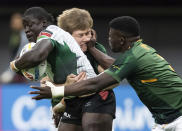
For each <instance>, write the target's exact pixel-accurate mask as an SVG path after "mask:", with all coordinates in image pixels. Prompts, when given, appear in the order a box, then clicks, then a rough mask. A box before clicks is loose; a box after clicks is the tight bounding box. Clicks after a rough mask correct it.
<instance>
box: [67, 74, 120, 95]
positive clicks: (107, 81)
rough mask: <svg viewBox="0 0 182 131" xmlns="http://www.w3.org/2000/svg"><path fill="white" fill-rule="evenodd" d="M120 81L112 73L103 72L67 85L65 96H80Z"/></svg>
mask: <svg viewBox="0 0 182 131" xmlns="http://www.w3.org/2000/svg"><path fill="white" fill-rule="evenodd" d="M116 83H118V82H117V81H116V80H115V79H113V78H112V77H111V76H110V75H107V74H106V73H103V74H101V75H99V76H97V77H94V78H91V79H87V80H83V81H80V82H77V83H74V84H72V85H70V86H65V88H64V96H80V95H85V94H90V93H94V92H99V91H101V90H103V89H105V88H106V87H108V86H110V85H113V84H116Z"/></svg>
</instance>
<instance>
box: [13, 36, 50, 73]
mask: <svg viewBox="0 0 182 131" xmlns="http://www.w3.org/2000/svg"><path fill="white" fill-rule="evenodd" d="M52 49H53V46H52V44H51V41H50V40H48V39H44V40H41V41H40V42H38V43H36V44H35V46H34V47H33V48H32V50H30V51H28V52H26V53H25V54H23V55H22V56H21V57H19V58H18V59H16V60H14V61H13V62H11V63H10V66H11V68H12V69H13V70H14V68H15V71H16V69H17V70H21V69H26V68H31V67H34V66H36V65H38V64H40V63H41V62H42V61H44V60H46V59H47V57H48V54H49V53H50V52H51V51H52Z"/></svg>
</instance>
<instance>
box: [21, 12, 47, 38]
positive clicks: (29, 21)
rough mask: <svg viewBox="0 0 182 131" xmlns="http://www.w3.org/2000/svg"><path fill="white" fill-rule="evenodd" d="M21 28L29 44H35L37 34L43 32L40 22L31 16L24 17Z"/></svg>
mask: <svg viewBox="0 0 182 131" xmlns="http://www.w3.org/2000/svg"><path fill="white" fill-rule="evenodd" d="M23 26H24V29H25V33H26V36H27V38H28V40H29V42H36V40H37V37H38V35H39V33H40V32H41V31H42V30H43V24H42V21H40V20H38V19H36V18H34V17H33V16H32V15H28V16H24V17H23Z"/></svg>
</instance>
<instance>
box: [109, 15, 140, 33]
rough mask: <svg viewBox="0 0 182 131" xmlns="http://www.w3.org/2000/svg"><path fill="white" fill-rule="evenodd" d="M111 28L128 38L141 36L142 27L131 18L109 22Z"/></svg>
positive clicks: (119, 18) (126, 17)
mask: <svg viewBox="0 0 182 131" xmlns="http://www.w3.org/2000/svg"><path fill="white" fill-rule="evenodd" d="M109 26H110V27H111V28H113V29H116V30H119V31H121V32H123V33H125V34H126V35H128V36H139V35H140V25H139V23H138V21H137V20H136V19H135V18H133V17H131V16H121V17H116V18H114V19H112V20H111V21H110V22H109Z"/></svg>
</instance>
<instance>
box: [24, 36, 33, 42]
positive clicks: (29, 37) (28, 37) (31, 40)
mask: <svg viewBox="0 0 182 131" xmlns="http://www.w3.org/2000/svg"><path fill="white" fill-rule="evenodd" d="M26 36H27V39H28V41H29V42H35V39H34V37H33V35H30V34H26Z"/></svg>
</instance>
